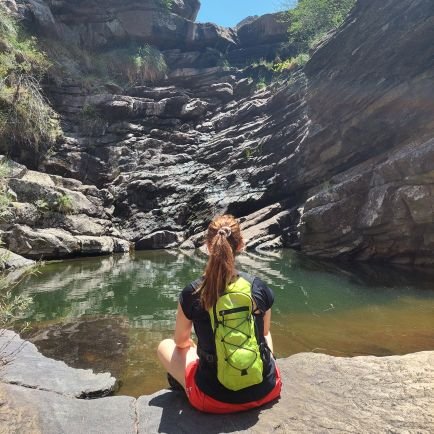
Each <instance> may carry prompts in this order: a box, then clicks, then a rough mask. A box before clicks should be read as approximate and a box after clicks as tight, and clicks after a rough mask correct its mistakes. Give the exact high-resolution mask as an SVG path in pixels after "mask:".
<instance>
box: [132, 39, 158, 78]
mask: <svg viewBox="0 0 434 434" xmlns="http://www.w3.org/2000/svg"><path fill="white" fill-rule="evenodd" d="M166 72H167V64H166V60H165V58H164V55H163V54H162V53H161V52H160V51H159V50H158V49H156V48H155V47H153V46H152V45H149V44H145V45H143V47H140V48H139V49H138V50H137V53H136V54H135V55H134V56H133V57H132V62H131V63H130V64H129V65H128V66H127V76H128V80H129V82H130V84H144V83H146V82H151V83H152V82H155V81H157V80H159V79H161V78H164V76H165V75H166Z"/></svg>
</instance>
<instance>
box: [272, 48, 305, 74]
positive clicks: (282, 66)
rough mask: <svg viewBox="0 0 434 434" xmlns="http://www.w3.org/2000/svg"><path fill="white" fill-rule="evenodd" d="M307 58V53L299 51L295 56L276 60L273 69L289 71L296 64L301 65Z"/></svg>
mask: <svg viewBox="0 0 434 434" xmlns="http://www.w3.org/2000/svg"><path fill="white" fill-rule="evenodd" d="M308 60H309V55H308V54H306V53H301V54H299V55H298V56H296V57H290V58H289V59H286V60H283V61H281V62H277V63H275V64H274V65H273V71H274V72H277V73H281V72H284V71H291V70H293V69H295V68H297V67H298V66H303V65H304V64H305V63H306V62H307V61H308Z"/></svg>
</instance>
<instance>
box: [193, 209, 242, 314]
mask: <svg viewBox="0 0 434 434" xmlns="http://www.w3.org/2000/svg"><path fill="white" fill-rule="evenodd" d="M206 245H207V247H208V251H209V258H208V263H207V264H206V267H205V273H204V280H203V282H202V285H201V286H200V288H199V291H200V303H201V305H202V307H203V308H204V309H206V310H209V309H210V308H211V307H212V306H213V305H214V304H215V303H216V302H217V300H218V298H219V297H220V296H221V295H222V294H223V292H224V291H225V289H226V286H227V285H228V284H229V283H230V280H231V279H232V277H233V276H234V275H235V253H236V252H238V251H239V250H240V249H241V248H242V247H243V245H244V242H243V238H242V236H241V230H240V225H239V224H238V221H237V220H236V219H235V217H234V216H232V215H221V216H217V217H215V218H214V219H213V221H212V222H211V223H210V224H209V226H208V232H207V235H206Z"/></svg>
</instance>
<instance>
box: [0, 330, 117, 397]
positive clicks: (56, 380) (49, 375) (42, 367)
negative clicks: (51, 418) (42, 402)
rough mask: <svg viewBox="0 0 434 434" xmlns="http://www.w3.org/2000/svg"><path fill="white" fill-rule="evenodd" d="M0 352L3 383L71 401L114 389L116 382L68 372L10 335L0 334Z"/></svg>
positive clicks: (102, 376)
mask: <svg viewBox="0 0 434 434" xmlns="http://www.w3.org/2000/svg"><path fill="white" fill-rule="evenodd" d="M0 350H1V351H0V360H1V363H2V366H1V370H0V381H1V382H3V383H9V384H16V385H19V386H22V387H25V388H31V389H40V390H47V391H50V392H54V393H56V394H61V395H65V396H69V397H75V398H89V397H97V396H106V395H109V394H111V393H113V392H114V390H115V389H116V379H115V378H113V377H112V376H111V375H110V374H107V373H106V374H94V373H93V372H92V371H91V370H84V369H74V368H70V367H69V366H67V365H66V364H65V363H64V362H60V361H57V360H52V359H48V358H47V357H44V356H43V355H42V354H41V353H39V351H38V350H37V348H36V347H35V346H34V345H33V344H31V343H30V342H27V341H24V340H22V339H21V338H20V337H19V336H18V335H17V334H16V333H14V332H12V331H8V330H1V331H0Z"/></svg>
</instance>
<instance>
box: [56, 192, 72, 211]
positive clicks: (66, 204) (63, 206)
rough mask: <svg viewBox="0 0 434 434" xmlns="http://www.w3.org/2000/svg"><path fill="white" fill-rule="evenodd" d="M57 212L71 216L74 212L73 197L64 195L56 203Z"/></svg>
mask: <svg viewBox="0 0 434 434" xmlns="http://www.w3.org/2000/svg"><path fill="white" fill-rule="evenodd" d="M55 207H56V210H57V211H59V212H61V213H63V214H70V213H71V212H72V211H73V210H74V206H73V204H72V198H71V196H68V195H67V194H62V195H61V196H59V197H58V198H57V200H56V202H55Z"/></svg>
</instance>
